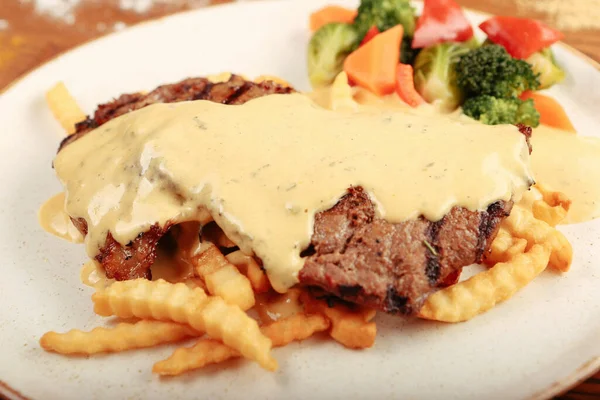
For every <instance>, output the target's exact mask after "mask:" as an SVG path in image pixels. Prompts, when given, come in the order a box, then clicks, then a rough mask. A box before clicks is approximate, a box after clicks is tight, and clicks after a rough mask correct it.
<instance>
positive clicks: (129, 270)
mask: <svg viewBox="0 0 600 400" xmlns="http://www.w3.org/2000/svg"><path fill="white" fill-rule="evenodd" d="M292 92H294V90H293V89H292V88H288V87H284V86H281V85H278V84H276V83H274V82H271V81H263V82H261V83H254V82H249V81H246V80H244V79H242V78H241V77H239V76H237V75H232V76H231V78H230V79H229V81H227V82H222V83H211V82H210V81H209V80H208V79H206V78H190V79H186V80H183V81H181V82H179V83H175V84H171V85H163V86H159V87H158V88H156V89H155V90H153V91H152V92H150V93H148V94H142V93H134V94H124V95H122V96H120V97H119V98H118V99H116V100H114V101H112V102H110V103H107V104H102V105H100V106H98V109H97V110H96V112H95V113H94V117H93V118H90V117H88V118H87V119H86V120H85V121H82V122H80V123H78V124H77V126H76V128H77V130H76V132H75V133H74V134H73V135H71V136H68V137H67V138H65V139H64V140H63V141H62V143H61V144H60V147H59V149H58V151H60V150H61V149H63V148H64V147H65V146H67V145H68V144H69V143H72V142H73V141H75V140H77V139H79V138H81V137H82V136H83V135H85V134H86V133H88V132H90V131H91V130H93V129H95V128H97V127H99V126H100V125H102V124H104V123H106V122H108V121H110V120H111V119H113V118H116V117H118V116H120V115H123V114H126V113H128V112H130V111H134V110H138V109H140V108H142V107H146V106H148V105H150V104H154V103H176V102H179V101H190V100H210V101H214V102H215V103H222V104H232V105H236V104H243V103H245V102H247V101H250V100H252V99H255V98H257V97H261V96H266V95H269V94H286V93H292ZM72 220H73V224H74V225H75V226H76V227H77V228H78V229H79V231H81V233H82V234H84V235H85V234H87V224H86V221H85V220H83V219H72ZM168 231H169V227H168V226H167V227H159V226H158V225H154V226H152V228H151V229H150V230H149V231H148V232H142V233H140V234H139V235H138V237H136V238H135V239H134V240H133V241H132V242H131V243H129V244H128V245H127V246H122V245H121V244H120V243H119V242H117V241H116V240H115V239H114V238H113V237H112V235H111V234H110V233H109V234H108V236H107V238H106V242H105V244H104V246H103V247H102V248H101V249H100V252H99V254H98V255H97V256H96V260H97V261H98V262H100V263H101V264H102V266H103V267H104V269H105V271H106V276H107V277H108V278H113V279H116V280H119V281H121V280H127V279H135V278H142V277H146V278H150V277H151V276H150V266H151V265H152V264H153V263H154V261H155V259H156V246H157V245H158V241H159V240H160V239H161V238H162V237H163V235H164V234H165V233H167V232H168Z"/></svg>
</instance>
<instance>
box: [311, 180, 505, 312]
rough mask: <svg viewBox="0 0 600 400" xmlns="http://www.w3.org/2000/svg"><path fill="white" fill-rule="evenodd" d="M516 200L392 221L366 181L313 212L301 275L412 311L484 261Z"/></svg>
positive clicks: (391, 308) (346, 294)
mask: <svg viewBox="0 0 600 400" xmlns="http://www.w3.org/2000/svg"><path fill="white" fill-rule="evenodd" d="M511 208H512V202H504V201H498V202H495V203H493V204H491V205H490V206H489V207H488V208H487V210H486V211H481V212H473V211H469V210H467V209H465V208H461V207H454V208H453V209H452V210H450V212H449V213H448V214H446V216H444V218H442V219H441V220H439V221H437V222H431V221H428V220H426V219H424V218H418V219H416V220H411V221H405V222H401V223H390V222H387V221H385V220H383V219H380V218H376V217H375V207H374V205H373V202H372V201H371V199H370V198H369V196H368V195H367V194H366V193H365V192H364V190H363V189H362V188H361V187H354V188H350V189H349V191H348V194H347V195H345V196H344V197H343V198H342V199H341V200H340V201H339V202H338V203H337V204H336V205H335V206H334V207H332V208H331V209H329V210H327V211H323V212H320V213H318V214H317V215H316V216H315V225H314V233H313V236H312V239H311V243H310V246H309V248H308V249H306V250H305V251H304V252H303V253H302V255H303V256H305V262H304V267H303V268H302V270H301V271H300V273H299V278H300V282H302V283H304V284H306V285H311V286H318V287H320V288H322V289H324V290H325V291H327V292H329V293H332V294H334V295H336V296H338V297H340V298H342V299H344V300H347V301H350V302H353V303H358V304H363V305H366V306H369V307H373V308H377V309H379V310H383V311H385V312H388V313H392V314H404V315H411V314H414V313H415V312H417V311H418V310H419V309H420V306H421V304H422V302H423V301H424V299H425V298H426V296H427V295H428V294H429V293H431V292H432V291H433V290H434V289H435V288H436V287H438V286H441V285H443V284H444V282H445V281H446V280H447V279H448V278H450V279H451V278H452V275H453V274H456V273H457V271H460V269H461V268H462V267H465V266H467V265H470V264H473V263H477V262H480V261H481V259H482V256H483V255H484V252H485V251H486V250H487V249H488V248H489V246H490V244H491V242H492V240H493V239H494V237H495V236H496V233H497V232H498V228H499V224H500V222H501V221H502V220H503V219H504V218H505V217H507V216H508V215H509V213H510V210H511Z"/></svg>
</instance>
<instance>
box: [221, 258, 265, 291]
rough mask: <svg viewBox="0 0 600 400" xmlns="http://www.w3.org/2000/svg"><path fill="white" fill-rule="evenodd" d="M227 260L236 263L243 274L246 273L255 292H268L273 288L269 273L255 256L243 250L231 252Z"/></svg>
mask: <svg viewBox="0 0 600 400" xmlns="http://www.w3.org/2000/svg"><path fill="white" fill-rule="evenodd" d="M226 258H227V261H229V262H230V263H232V264H233V265H235V266H236V267H237V268H238V269H239V270H240V272H241V273H242V274H244V275H246V277H247V278H248V280H249V281H250V284H251V285H252V289H254V292H255V293H266V292H268V291H269V290H270V289H271V283H270V282H269V278H267V274H265V272H264V271H263V270H262V268H261V267H260V266H259V265H258V263H257V262H256V260H255V259H254V257H251V256H248V255H246V254H244V253H243V252H242V251H241V250H238V251H234V252H233V253H229V254H227V256H226Z"/></svg>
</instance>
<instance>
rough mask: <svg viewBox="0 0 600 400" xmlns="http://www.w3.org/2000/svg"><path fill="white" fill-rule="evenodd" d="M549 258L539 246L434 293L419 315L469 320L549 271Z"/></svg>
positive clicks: (422, 316) (439, 318)
mask: <svg viewBox="0 0 600 400" xmlns="http://www.w3.org/2000/svg"><path fill="white" fill-rule="evenodd" d="M549 259H550V249H549V248H547V247H545V246H543V245H540V244H535V245H533V247H531V249H530V250H529V251H528V252H527V253H524V254H518V255H516V256H515V257H513V258H512V259H511V260H510V261H508V262H505V263H498V264H496V265H495V266H493V267H492V268H490V269H489V270H487V271H483V272H480V273H478V274H477V275H475V276H473V277H471V278H470V279H468V280H466V281H463V282H460V283H457V284H456V285H453V286H450V287H447V288H445V289H442V290H440V291H438V292H436V293H434V294H432V295H431V296H429V297H428V298H427V300H426V301H425V304H424V305H423V307H422V308H421V310H420V312H419V316H420V317H421V318H425V319H431V320H435V321H443V322H462V321H467V320H469V319H471V318H473V317H475V316H477V315H479V314H481V313H484V312H486V311H488V310H489V309H491V308H492V307H494V306H495V305H496V304H498V303H500V302H502V301H505V300H507V299H509V298H510V297H512V296H513V295H514V294H515V293H516V292H517V291H518V290H519V289H521V288H523V287H524V286H525V285H527V284H528V283H529V282H530V281H531V280H533V278H535V277H536V276H538V275H539V274H540V273H541V272H542V271H543V270H544V269H545V268H546V266H547V265H548V261H549Z"/></svg>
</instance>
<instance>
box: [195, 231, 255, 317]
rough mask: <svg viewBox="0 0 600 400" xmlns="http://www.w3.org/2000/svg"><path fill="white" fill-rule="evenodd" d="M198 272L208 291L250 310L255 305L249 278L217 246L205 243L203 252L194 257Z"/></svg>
mask: <svg viewBox="0 0 600 400" xmlns="http://www.w3.org/2000/svg"><path fill="white" fill-rule="evenodd" d="M193 263H194V265H195V270H196V274H197V275H198V276H200V277H201V278H203V279H204V282H206V287H207V289H208V292H209V293H210V294H212V295H214V296H219V297H221V298H223V300H225V301H226V302H227V303H229V304H235V305H238V306H240V308H242V310H248V309H250V308H252V306H254V303H255V299H254V292H253V291H252V285H251V283H250V281H249V280H248V278H246V277H245V276H244V275H242V273H241V272H240V271H238V269H237V268H235V267H234V266H233V265H232V264H231V263H230V262H229V261H228V260H227V258H225V256H224V255H223V254H222V253H221V251H220V250H219V249H218V247H217V246H215V245H214V244H213V243H209V242H205V243H203V250H202V252H201V253H200V254H199V255H197V256H195V257H194V259H193Z"/></svg>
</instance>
